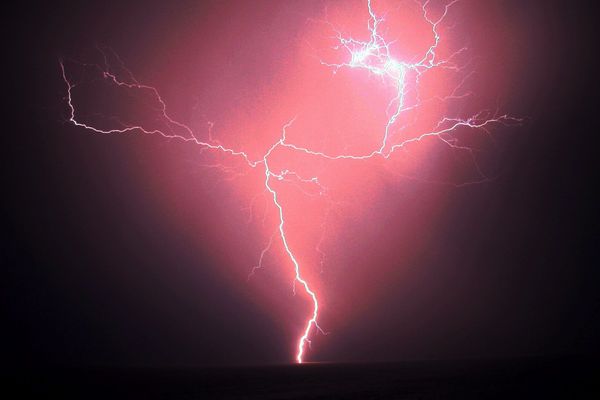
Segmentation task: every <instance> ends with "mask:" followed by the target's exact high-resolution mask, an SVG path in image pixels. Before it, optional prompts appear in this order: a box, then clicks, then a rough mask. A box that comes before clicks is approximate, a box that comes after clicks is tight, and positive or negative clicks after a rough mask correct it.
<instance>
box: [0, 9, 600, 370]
mask: <svg viewBox="0 0 600 400" xmlns="http://www.w3.org/2000/svg"><path fill="white" fill-rule="evenodd" d="M86 3H87V2H86ZM125 3H126V4H125V5H122V4H120V2H115V3H114V5H107V4H106V3H105V2H95V3H91V2H90V3H89V4H85V5H84V4H83V2H72V3H68V2H56V3H53V4H52V5H50V4H45V5H43V6H32V7H30V8H26V9H23V10H17V12H16V14H15V15H16V16H15V18H14V20H13V21H12V23H11V30H12V31H11V35H10V37H11V39H12V40H14V42H13V44H12V46H14V47H13V48H12V49H11V51H8V50H6V49H5V51H4V54H5V59H4V62H3V63H4V64H5V67H6V66H7V64H8V71H7V72H5V73H4V74H3V76H4V79H5V83H4V85H5V87H7V86H8V89H9V90H8V92H6V91H5V104H10V105H9V113H8V114H9V115H7V116H5V120H6V117H8V121H9V126H8V127H6V126H5V129H4V134H3V138H4V140H3V142H4V146H3V147H4V155H3V157H2V174H3V179H2V181H3V188H4V190H3V194H2V204H3V205H2V227H3V229H2V235H3V237H2V241H1V244H0V245H1V247H0V260H1V265H2V271H3V274H2V279H1V281H2V287H3V289H2V292H1V293H2V305H3V308H4V309H5V313H4V314H5V315H4V317H3V318H2V320H3V323H2V337H3V340H2V343H3V350H2V352H0V354H2V358H3V361H4V362H3V364H4V365H9V364H10V365H19V366H33V365H46V364H68V365H70V364H75V365H88V364H111V365H112V364H114V365H129V364H156V365H160V364H214V363H224V364H228V363H266V362H287V361H289V360H290V359H291V357H290V348H289V347H290V346H289V338H288V337H285V336H280V335H278V332H279V331H278V329H279V327H278V324H277V321H275V320H273V319H272V318H270V316H269V315H268V314H266V313H265V312H264V311H263V310H262V309H261V308H260V307H258V306H257V305H256V304H255V303H252V302H249V301H247V297H246V296H248V295H249V294H248V292H249V291H246V290H244V289H242V290H235V289H234V288H233V287H231V286H229V285H228V284H227V283H226V282H225V280H224V278H222V277H221V276H218V275H216V274H214V269H211V268H205V266H209V265H213V264H214V263H216V262H218V261H216V260H214V259H213V257H212V255H211V253H210V252H209V251H208V250H207V249H205V248H202V246H198V245H197V244H196V243H195V242H194V241H192V240H191V239H189V238H188V237H187V236H184V235H180V234H178V232H177V231H176V228H177V227H176V226H175V225H170V224H169V220H168V218H156V213H157V212H161V211H160V208H159V207H158V206H157V204H156V202H155V201H154V200H152V198H153V196H152V188H151V187H149V186H148V185H146V184H144V183H143V181H142V183H140V182H141V181H140V180H139V170H140V169H144V168H145V167H146V165H145V164H144V161H143V160H144V154H145V153H144V151H152V150H144V151H141V153H136V154H137V156H136V157H132V156H131V154H132V152H135V150H134V149H135V148H136V146H137V145H138V144H139V143H140V142H141V140H143V139H140V138H137V139H136V138H133V137H127V138H123V137H101V136H90V135H87V134H81V132H80V131H79V130H78V129H75V128H74V127H72V126H70V125H68V124H66V123H64V122H63V119H64V116H65V115H66V114H65V108H64V103H63V102H62V96H64V86H63V84H62V81H61V80H60V76H59V70H58V64H57V59H58V57H60V56H62V55H72V54H75V55H77V54H80V53H81V52H82V51H83V49H85V48H91V47H93V46H94V44H95V43H106V44H110V45H115V47H117V48H118V47H119V46H122V47H125V48H127V41H128V40H129V39H128V38H129V37H130V35H132V34H133V33H132V32H133V31H134V30H135V29H136V27H135V25H134V26H133V27H130V28H124V26H126V25H125V24H124V23H123V22H124V21H135V22H134V24H139V26H140V27H143V29H145V30H148V31H149V32H152V31H153V30H152V29H150V28H149V27H153V26H156V27H157V28H156V29H157V30H159V28H161V27H163V28H164V27H165V26H169V24H173V23H174V22H175V21H178V19H180V18H185V16H186V10H187V9H188V8H189V7H191V2H178V3H177V4H167V3H165V2H156V3H157V4H153V3H152V2H141V3H143V6H142V5H140V4H135V3H133V2H125ZM159 3H162V4H159ZM503 3H505V6H506V7H507V9H508V10H511V11H510V13H513V14H514V18H520V19H524V18H528V19H531V20H532V21H534V22H532V24H531V26H530V27H529V29H528V32H529V36H528V38H527V40H524V44H523V45H524V46H529V45H531V44H532V43H533V44H536V46H537V47H535V48H532V51H531V53H530V56H529V57H530V59H527V60H524V62H523V70H522V71H521V72H522V75H521V78H520V79H521V80H520V81H519V82H520V83H521V84H522V85H523V86H522V87H526V88H527V89H525V90H524V94H523V97H522V98H520V99H518V100H515V101H514V104H509V105H507V107H508V109H509V111H511V112H515V113H519V114H523V115H527V116H529V117H530V121H529V122H528V123H527V124H526V125H525V126H524V127H523V128H521V129H520V130H519V132H518V134H514V135H513V136H512V138H511V142H510V145H509V148H508V150H507V151H506V155H505V158H504V159H503V160H502V164H503V165H504V167H503V172H502V174H501V176H500V178H499V179H497V180H496V181H494V182H493V183H490V184H486V185H483V186H475V187H470V188H467V189H461V190H456V191H451V192H450V194H449V200H448V204H447V206H446V208H445V211H444V215H443V219H444V221H445V223H444V224H442V227H441V228H440V229H438V230H437V231H436V232H435V233H434V234H433V236H432V237H431V238H430V240H431V242H432V243H435V249H434V248H432V249H430V251H425V252H423V254H421V255H420V256H419V257H418V258H417V259H416V260H413V264H415V266H414V267H413V268H411V269H410V270H409V272H407V273H405V275H404V276H403V277H402V279H403V281H404V282H405V283H404V284H402V285H400V286H398V287H387V286H385V285H382V291H383V292H382V293H381V298H380V299H378V300H377V304H376V305H373V308H372V310H373V312H371V313H368V314H361V315H358V316H357V317H356V320H355V321H354V322H353V323H350V324H348V325H346V327H345V328H344V332H343V334H342V335H339V338H338V339H336V340H335V341H330V342H328V344H327V346H324V347H323V348H320V349H319V357H320V358H322V359H328V360H361V361H375V360H403V359H419V358H429V359H431V358H456V357H512V356H524V355H525V356H526V355H547V356H551V355H560V354H587V355H597V354H598V350H599V347H598V342H597V340H596V339H597V338H598V334H599V333H600V322H598V321H599V320H600V318H599V317H600V299H599V298H600V296H599V295H598V286H597V284H598V278H599V274H600V272H599V271H598V267H599V266H600V262H599V261H600V259H599V257H598V253H597V248H598V244H599V236H598V231H597V228H598V226H597V216H598V215H597V213H598V204H599V203H598V196H597V194H595V193H594V191H595V189H597V185H598V178H597V170H598V168H597V164H596V162H595V161H596V158H597V155H596V153H597V147H596V145H597V144H598V141H597V139H596V136H597V134H598V132H599V131H598V124H597V118H596V117H597V114H598V111H597V107H596V104H595V103H596V97H597V93H598V92H597V90H596V87H597V75H598V72H597V71H596V70H597V65H598V63H597V61H596V56H597V54H596V47H597V43H596V42H597V32H596V26H595V21H592V13H591V12H590V10H589V9H587V8H586V7H584V2H580V3H578V4H579V5H578V6H574V5H573V3H568V2H558V1H541V0H540V1H533V0H529V1H505V2H503ZM567 3H568V4H567ZM196 9H197V8H196ZM114 21H117V22H114ZM128 29H129V30H128ZM140 29H141V28H140ZM156 35H157V34H156V33H154V34H152V33H149V40H150V41H151V40H155V39H156V38H157V36H156ZM182 40H185V38H182ZM124 43H125V44H124ZM146 51H148V48H146ZM129 57H130V58H135V57H134V56H132V55H129ZM156 146H159V145H158V144H156ZM157 148H158V147H157ZM155 151H157V150H156V149H155ZM140 160H141V161H140ZM136 171H138V172H136ZM157 179H162V178H160V177H159V178H157ZM181 179H184V178H181ZM456 229H460V231H461V234H460V235H457V234H455V232H456ZM208 235H210V227H206V231H205V232H200V233H197V237H196V239H198V238H200V240H201V239H202V238H203V237H204V236H208ZM373 279H374V281H373V284H381V281H378V280H377V279H381V277H379V278H373ZM377 305H378V306H377ZM390 310H392V312H390ZM398 332H403V334H401V335H399V334H398Z"/></svg>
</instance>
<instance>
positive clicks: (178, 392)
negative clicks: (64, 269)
mask: <svg viewBox="0 0 600 400" xmlns="http://www.w3.org/2000/svg"><path fill="white" fill-rule="evenodd" d="M598 371H599V369H598V367H597V366H596V363H595V362H594V361H593V360H590V359H580V358H557V359H546V358H545V359H519V360H501V361H490V360H487V361H436V362H406V363H381V364H327V363H319V364H304V365H284V366H255V367H198V368H47V369H39V368H38V369H31V370H6V369H5V372H4V373H3V375H4V377H3V378H4V379H5V380H6V384H4V385H3V387H4V389H5V391H7V392H8V393H11V392H12V393H13V394H11V395H10V396H7V397H5V396H2V397H3V398H6V399H8V398H47V397H50V396H51V397H52V398H59V399H60V398H68V399H490V398H491V399H515V398H518V399H520V398H523V399H538V398H540V399H548V398H562V399H579V398H581V399H594V398H596V399H598V398H600V396H599V394H600V391H599V387H600V375H599V374H598ZM15 389H16V390H15Z"/></svg>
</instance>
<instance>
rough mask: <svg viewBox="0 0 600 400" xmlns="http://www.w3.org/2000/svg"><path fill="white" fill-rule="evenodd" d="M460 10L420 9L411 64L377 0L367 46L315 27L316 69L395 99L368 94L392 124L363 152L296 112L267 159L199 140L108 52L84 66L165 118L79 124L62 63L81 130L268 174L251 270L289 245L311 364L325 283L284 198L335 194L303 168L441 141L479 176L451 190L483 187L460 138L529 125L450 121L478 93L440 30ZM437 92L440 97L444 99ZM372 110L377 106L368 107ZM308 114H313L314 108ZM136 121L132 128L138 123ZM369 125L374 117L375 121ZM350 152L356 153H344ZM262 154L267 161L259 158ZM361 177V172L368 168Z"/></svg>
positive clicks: (301, 348)
mask: <svg viewBox="0 0 600 400" xmlns="http://www.w3.org/2000/svg"><path fill="white" fill-rule="evenodd" d="M456 3H457V1H456V0H454V1H450V2H448V3H447V4H445V5H443V6H442V7H441V9H438V10H436V11H434V10H433V8H435V7H433V6H432V5H431V4H430V1H426V2H424V3H414V4H416V6H417V7H418V9H419V11H420V19H421V21H419V23H421V24H422V25H421V26H422V27H424V29H422V32H420V33H419V35H420V36H421V37H422V38H423V40H424V41H427V42H429V44H428V45H426V46H425V47H423V48H422V49H421V51H420V54H418V56H417V55H416V54H417V53H416V52H413V54H412V55H411V57H410V58H407V57H406V56H405V54H398V53H396V52H395V50H394V49H395V47H394V46H395V45H397V44H398V43H403V41H404V42H410V41H413V39H412V38H406V37H389V35H391V33H390V29H388V28H389V25H393V16H391V15H392V13H391V12H390V14H389V19H388V13H386V12H378V11H376V8H375V4H374V2H373V1H371V0H367V1H366V2H365V3H364V7H365V8H366V11H368V14H366V15H367V18H366V19H364V20H363V21H362V22H361V23H362V26H363V28H364V27H366V29H367V36H366V37H363V38H362V39H359V38H357V36H353V35H352V34H350V33H344V32H343V31H342V30H341V29H339V28H338V27H337V26H336V24H335V23H334V22H332V21H330V20H329V19H327V18H325V19H324V20H320V21H316V22H315V24H316V25H318V26H319V27H320V28H319V31H320V32H321V33H322V34H323V35H329V36H326V38H327V40H326V41H327V42H328V43H330V44H331V46H330V47H329V48H328V49H325V51H323V52H322V53H324V54H319V55H318V56H317V57H314V58H313V62H314V65H317V66H318V67H319V68H322V69H323V70H324V71H326V72H328V73H329V75H330V76H331V77H334V76H338V75H340V74H342V73H344V72H352V71H353V73H352V74H351V75H348V76H347V77H346V78H344V79H355V78H353V77H356V76H357V75H356V73H358V74H362V75H363V77H366V78H367V79H371V81H373V80H374V81H376V85H377V87H376V88H375V89H373V90H374V91H377V92H378V94H377V95H376V97H377V98H379V99H380V98H382V96H383V97H387V100H386V101H385V103H384V106H383V109H382V107H380V102H378V101H373V98H372V97H370V95H367V94H365V95H364V101H365V105H364V109H365V110H366V111H365V113H366V112H371V111H372V110H373V109H376V110H375V111H374V112H375V113H378V114H377V115H385V121H384V124H383V125H381V126H373V127H372V129H371V130H370V132H364V134H361V135H358V136H359V137H358V139H356V141H355V143H354V145H353V144H352V143H350V144H349V143H348V142H350V141H351V140H350V139H349V138H348V137H344V136H343V135H337V134H336V133H335V132H329V133H330V135H331V136H330V139H331V140H330V142H329V143H330V145H329V146H326V145H323V146H319V145H317V144H316V143H317V142H318V141H317V140H315V137H314V136H315V135H314V133H313V134H312V135H310V134H308V133H307V134H306V136H305V137H304V138H302V137H301V136H302V135H303V132H308V131H309V129H310V126H311V124H313V125H314V124H319V123H321V122H322V120H323V118H321V117H319V116H316V117H315V116H310V115H307V113H306V110H303V112H298V113H291V114H290V115H289V116H288V118H287V120H286V121H283V122H282V123H281V125H280V128H279V136H278V138H277V139H276V140H274V141H271V142H270V143H269V144H268V145H267V146H266V147H265V148H266V150H263V151H262V152H261V151H260V150H257V149H256V148H254V149H250V150H245V149H243V148H242V147H236V146H229V145H226V144H222V143H221V142H220V141H217V140H216V139H214V138H213V137H212V132H210V133H211V135H209V138H208V139H207V140H202V139H200V135H199V134H197V132H195V131H194V129H192V128H191V127H190V126H189V125H188V124H185V123H182V122H179V121H177V120H176V119H175V118H173V117H172V116H171V115H170V114H169V112H168V110H167V104H166V102H165V100H163V97H162V96H161V94H160V93H159V91H158V90H157V89H156V88H155V87H153V86H150V85H145V84H143V83H140V82H138V80H136V79H135V78H134V76H133V74H131V73H130V72H129V70H127V69H126V68H125V67H124V66H123V64H122V63H121V62H120V59H118V58H117V57H116V55H114V54H113V53H111V51H110V50H107V49H100V51H101V54H103V56H104V63H103V64H82V63H77V65H79V66H80V67H81V68H83V69H85V70H87V71H89V73H91V74H93V75H94V76H96V77H100V78H101V81H102V82H105V83H106V84H107V85H111V86H112V87H113V88H115V89H118V90H123V91H128V92H135V93H136V95H139V96H145V97H146V100H147V101H150V102H151V103H153V104H154V106H153V107H152V108H153V112H154V113H155V114H156V115H155V116H154V117H153V118H149V119H151V120H152V121H153V122H151V123H150V122H147V121H146V122H139V123H130V122H124V121H123V120H122V119H119V118H104V119H102V120H101V121H97V120H93V121H92V122H90V121H88V120H84V119H83V118H82V117H80V114H79V112H78V110H79V109H78V106H77V104H76V101H75V96H74V92H76V91H77V90H78V87H79V85H80V83H78V82H76V81H75V80H74V79H73V77H72V76H71V74H70V73H69V68H68V66H69V65H72V64H73V63H75V62H72V61H70V62H68V63H67V62H64V61H61V62H60V68H61V72H62V77H63V79H64V82H65V84H66V88H67V96H66V103H67V106H68V110H69V116H68V120H69V121H70V122H71V123H72V124H74V125H75V126H78V127H81V128H83V129H86V130H88V131H92V132H95V133H102V134H120V133H128V132H142V133H147V134H153V135H160V136H162V137H164V138H167V139H176V140H180V141H183V142H187V143H190V144H194V145H197V146H199V147H200V148H201V149H204V150H209V151H213V152H216V153H220V154H222V155H224V156H226V157H230V158H231V159H238V160H241V161H242V162H243V164H244V165H245V167H246V168H249V169H255V170H260V171H261V174H262V180H263V185H264V193H266V194H268V196H269V197H270V203H271V207H273V208H274V210H275V212H276V215H277V218H276V221H277V223H276V229H275V230H274V233H273V234H271V235H270V238H269V241H268V244H267V246H266V247H264V249H263V251H262V252H261V254H260V259H259V263H258V265H257V266H255V267H254V268H253V269H252V270H251V273H250V276H251V275H253V274H254V273H255V272H256V270H257V269H260V268H262V267H263V260H264V258H265V256H266V254H267V253H269V252H271V251H274V243H275V242H277V241H278V242H280V244H281V245H282V248H283V251H284V254H283V256H284V257H285V258H286V259H287V260H288V261H289V263H290V264H291V266H292V267H293V279H294V282H295V285H294V290H296V287H297V286H298V285H299V287H300V289H301V290H302V292H303V293H304V294H305V295H306V296H307V299H308V300H309V301H310V303H311V312H310V313H309V315H308V316H307V317H306V320H305V323H304V329H303V330H302V331H301V332H300V333H299V336H298V339H297V342H296V361H297V362H298V363H302V362H303V361H305V359H306V353H307V346H308V345H310V343H311V342H310V340H311V337H312V336H313V335H314V333H315V331H320V332H322V333H323V330H322V329H321V327H320V326H319V324H318V321H319V316H320V296H319V291H318V290H317V289H316V287H318V285H317V284H316V282H311V279H310V276H311V274H310V273H307V272H306V270H307V268H306V265H305V264H303V262H302V261H301V260H302V259H308V258H309V257H305V256H304V257H302V258H301V257H299V256H298V254H299V253H301V252H302V251H301V250H299V249H300V248H302V247H303V246H304V244H303V243H302V241H301V240H297V241H294V237H297V236H295V232H294V228H293V226H290V222H289V221H288V218H289V208H290V207H289V205H287V204H286V200H285V199H287V198H290V197H293V196H294V194H293V193H291V192H286V189H285V188H284V186H283V184H289V185H290V186H294V187H295V188H300V190H301V191H302V193H304V194H306V195H308V196H319V197H326V196H328V191H329V188H328V186H327V185H326V184H324V183H323V182H324V180H323V179H322V177H321V176H320V175H319V173H318V171H316V169H315V168H305V169H304V170H302V168H299V167H298V165H304V164H311V163H314V162H321V163H322V162H327V163H329V164H324V165H325V166H324V167H323V168H325V169H327V168H330V171H331V168H336V170H339V168H340V167H339V166H337V167H331V163H340V162H342V163H343V162H348V161H350V162H361V163H368V162H372V161H370V160H379V162H388V160H389V161H392V160H390V159H391V158H392V157H393V156H395V155H398V157H400V156H402V154H403V153H402V152H401V150H407V149H408V148H409V147H412V146H418V145H421V144H422V143H425V142H429V141H431V140H435V141H437V142H438V143H440V144H442V145H443V146H446V147H447V148H448V149H450V150H451V151H453V152H461V153H464V154H465V155H466V156H468V157H469V158H470V159H471V161H472V165H473V168H474V169H475V171H476V177H475V178H474V179H468V180H464V181H458V182H444V183H449V184H453V185H455V186H462V185H467V184H473V183H479V182H483V181H486V180H488V177H487V176H486V175H485V173H484V172H483V171H482V169H481V168H480V167H479V166H478V163H477V160H476V158H475V156H474V154H473V149H472V148H471V147H469V146H467V145H464V144H461V142H460V141H459V140H458V139H457V138H456V137H455V136H454V133H456V132H458V131H462V130H465V129H466V130H472V131H475V132H482V133H484V134H486V135H487V134H489V131H490V129H492V128H493V127H494V126H496V125H505V126H510V125H517V124H519V123H520V122H521V120H520V119H518V118H514V117H511V116H509V115H506V114H502V113H499V112H498V111H497V110H494V111H489V110H485V109H484V110H479V111H477V112H475V113H471V114H469V115H466V116H463V117H457V116H456V115H455V113H453V114H445V113H444V110H445V108H446V106H447V105H448V104H450V103H454V102H460V101H462V100H464V99H466V98H468V97H469V96H470V95H471V92H469V91H468V90H466V89H465V87H466V86H467V83H468V80H469V78H470V77H471V71H469V69H468V67H469V65H470V64H469V60H470V59H468V58H467V59H466V61H461V60H464V59H465V57H464V55H465V53H466V52H467V48H465V47H460V48H458V49H456V50H454V51H450V52H449V51H448V50H447V49H445V50H444V51H441V50H440V47H441V42H442V33H441V32H442V29H441V28H442V26H443V24H444V23H445V20H446V19H447V17H448V14H449V11H450V10H451V9H452V8H453V6H454V5H455V4H456ZM414 4H413V6H414ZM434 14H435V16H434ZM415 47H419V46H415ZM319 51H320V49H315V50H314V54H317V53H319ZM314 54H313V55H314ZM115 59H116V60H117V61H118V62H119V63H120V66H119V68H120V69H119V70H120V71H122V72H124V74H125V75H126V76H125V77H123V73H121V74H119V73H116V72H114V71H115V69H114V68H113V67H112V66H111V62H110V60H115ZM433 71H441V72H442V75H440V76H439V77H437V78H436V79H435V80H434V81H433V82H434V83H431V81H429V82H426V81H427V79H428V76H429V75H431V74H432V72H433ZM332 79H333V78H332ZM84 83H85V82H84ZM369 85H372V82H369ZM366 86H368V85H366ZM360 87H361V88H364V87H365V84H364V82H361V83H360ZM448 87H450V89H448ZM436 89H437V90H438V92H436V91H435V90H436ZM329 95H330V94H328V96H329ZM369 102H370V103H372V104H370V105H368V104H366V103H369ZM432 103H435V104H437V105H438V108H439V110H442V111H439V112H437V113H434V115H433V116H432V114H431V112H430V111H427V110H428V107H430V105H431V104H432ZM440 105H441V106H440ZM307 109H309V110H310V107H307ZM311 118H312V119H311ZM128 119H129V120H131V119H133V117H132V118H128ZM303 120H304V121H303ZM366 120H367V121H368V120H369V119H368V118H366ZM157 121H158V122H157ZM315 121H316V122H315ZM423 121H426V122H423ZM431 121H433V122H431ZM209 127H210V128H212V127H213V124H212V123H209ZM291 129H295V130H294V135H291V134H290V130H291ZM373 131H377V132H378V133H377V135H376V136H373V135H372V132H373ZM239 134H242V133H241V132H240V133H239ZM336 135H337V136H336ZM346 147H349V148H350V149H349V150H344V148H346ZM256 154H259V155H258V156H256ZM344 160H346V161H344ZM226 164H227V160H225V161H223V163H218V164H215V165H211V166H215V167H218V168H220V169H222V170H223V171H224V172H228V171H231V170H235V168H232V167H228V166H227V165H226ZM366 165H367V168H370V164H366ZM326 173H327V172H325V174H326ZM351 173H354V171H352V172H351ZM357 173H360V170H358V172H357ZM242 178H245V179H254V177H253V176H250V175H248V176H245V175H243V174H242ZM412 178H415V177H412ZM415 179H419V178H418V177H417V178H415ZM423 180H424V181H428V180H430V179H423ZM315 224H317V225H319V226H321V225H322V223H321V222H315ZM321 241H322V237H321ZM321 241H319V245H317V249H316V251H317V252H319V253H320V254H321V256H322V255H323V253H322V250H321V249H320V243H321Z"/></svg>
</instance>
